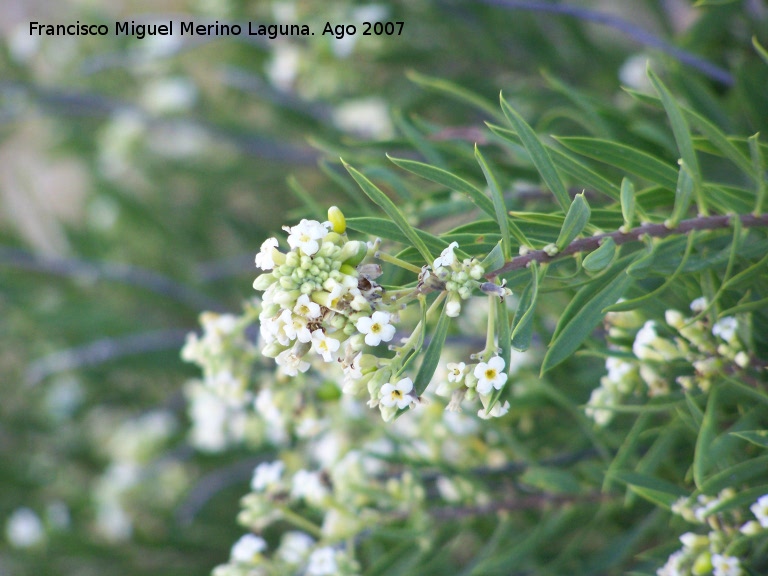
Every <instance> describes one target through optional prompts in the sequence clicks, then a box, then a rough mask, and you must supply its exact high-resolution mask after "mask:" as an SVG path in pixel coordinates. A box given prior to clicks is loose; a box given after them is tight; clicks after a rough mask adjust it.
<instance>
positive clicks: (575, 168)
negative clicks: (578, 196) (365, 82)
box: [486, 122, 619, 200]
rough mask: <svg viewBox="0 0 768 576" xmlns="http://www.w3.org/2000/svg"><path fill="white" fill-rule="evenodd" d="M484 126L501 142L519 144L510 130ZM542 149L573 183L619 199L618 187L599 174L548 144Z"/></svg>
mask: <svg viewBox="0 0 768 576" xmlns="http://www.w3.org/2000/svg"><path fill="white" fill-rule="evenodd" d="M486 125H487V126H488V128H489V129H490V130H491V132H493V133H494V134H496V135H497V136H499V137H500V138H502V139H503V140H506V141H507V142H510V143H512V144H518V143H519V142H520V137H519V136H518V135H517V133H515V132H513V131H512V130H508V129H506V128H502V127H500V126H496V125H495V124H490V123H488V122H486ZM544 147H545V148H546V150H547V152H549V155H550V157H551V158H552V161H553V162H554V163H555V165H556V166H557V167H558V168H559V169H560V170H561V171H562V172H565V173H566V174H568V175H569V176H571V177H572V178H573V179H574V180H575V181H577V182H579V184H580V185H581V186H582V187H584V188H590V189H594V190H596V191H597V192H601V193H603V194H605V195H606V196H608V197H609V198H611V199H613V200H618V199H619V187H618V186H616V184H614V183H613V182H611V181H610V180H607V179H606V178H604V177H603V176H601V175H600V174H599V173H597V172H595V171H594V170H592V168H589V167H588V166H586V165H585V164H582V163H581V162H579V160H577V159H576V158H574V157H573V156H572V155H571V154H570V153H567V152H563V151H561V150H558V149H557V148H553V147H552V146H549V145H548V144H545V145H544Z"/></svg>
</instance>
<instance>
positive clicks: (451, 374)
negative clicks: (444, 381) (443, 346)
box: [448, 362, 467, 382]
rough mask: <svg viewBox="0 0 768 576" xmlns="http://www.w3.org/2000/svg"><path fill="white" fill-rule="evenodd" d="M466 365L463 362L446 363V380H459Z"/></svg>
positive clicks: (464, 371) (464, 372)
mask: <svg viewBox="0 0 768 576" xmlns="http://www.w3.org/2000/svg"><path fill="white" fill-rule="evenodd" d="M466 371H467V365H466V364H464V362H459V363H458V364H457V363H456V362H449V363H448V382H461V381H462V380H463V379H464V374H466Z"/></svg>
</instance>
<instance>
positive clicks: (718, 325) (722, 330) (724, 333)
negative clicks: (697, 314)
mask: <svg viewBox="0 0 768 576" xmlns="http://www.w3.org/2000/svg"><path fill="white" fill-rule="evenodd" d="M738 327H739V323H738V321H737V320H736V318H734V317H733V316H726V317H725V318H720V320H718V321H717V322H715V323H714V324H713V325H712V335H713V336H718V337H720V338H722V339H723V340H725V341H726V342H730V341H731V340H732V339H733V337H734V336H735V335H736V329H737V328H738Z"/></svg>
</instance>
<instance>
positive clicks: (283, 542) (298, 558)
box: [277, 530, 315, 564]
mask: <svg viewBox="0 0 768 576" xmlns="http://www.w3.org/2000/svg"><path fill="white" fill-rule="evenodd" d="M314 543H315V541H314V539H312V537H311V536H309V535H308V534H305V533H304V532H299V531H297V530H291V531H289V532H286V533H285V534H283V537H282V538H281V539H280V547H279V548H278V549H277V556H278V557H279V558H280V560H282V561H283V562H286V563H287V564H300V563H301V562H303V561H304V559H305V558H306V557H307V554H308V553H309V549H310V548H311V547H312V544H314Z"/></svg>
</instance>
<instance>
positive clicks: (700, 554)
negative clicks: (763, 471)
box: [656, 488, 768, 576]
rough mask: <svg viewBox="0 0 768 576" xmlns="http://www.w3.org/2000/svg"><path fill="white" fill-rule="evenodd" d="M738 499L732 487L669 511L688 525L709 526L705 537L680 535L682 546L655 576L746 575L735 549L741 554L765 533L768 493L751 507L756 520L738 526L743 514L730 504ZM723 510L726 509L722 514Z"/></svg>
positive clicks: (682, 501) (679, 502)
mask: <svg viewBox="0 0 768 576" xmlns="http://www.w3.org/2000/svg"><path fill="white" fill-rule="evenodd" d="M736 498H737V494H736V491H735V490H734V489H733V488H726V489H725V490H723V491H721V492H720V494H718V495H717V496H716V497H712V496H706V495H703V494H701V495H699V496H698V497H697V498H695V499H693V498H680V499H679V500H677V501H676V502H675V503H674V504H673V506H672V511H673V512H674V513H676V514H678V515H680V516H682V517H683V518H684V519H685V520H687V521H688V522H691V523H695V524H699V525H704V526H708V528H709V532H708V533H707V534H696V533H694V532H686V533H685V534H683V535H682V536H680V542H681V543H682V544H683V546H682V548H681V549H680V550H677V551H675V552H673V553H672V554H671V555H670V556H669V559H668V560H667V562H666V564H664V566H662V567H661V568H659V570H658V571H657V572H656V574H658V576H694V575H698V574H713V576H744V575H746V574H747V573H748V572H747V571H746V569H745V567H744V566H743V565H742V560H741V559H740V558H739V553H738V552H737V551H738V550H741V551H742V552H744V551H745V550H746V545H747V542H748V541H749V539H750V538H752V537H754V536H757V535H760V534H762V535H764V534H765V533H766V531H768V494H767V495H764V496H761V497H760V498H758V499H757V501H756V502H755V503H754V504H752V505H751V506H750V511H751V513H752V515H753V516H754V518H755V519H753V520H748V521H747V522H746V523H743V524H742V523H741V522H742V520H741V519H742V518H743V514H742V511H741V510H739V509H738V508H734V507H733V506H731V505H729V504H730V501H733V500H735V499H736ZM722 510H728V512H723V511H722Z"/></svg>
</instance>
